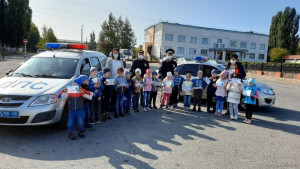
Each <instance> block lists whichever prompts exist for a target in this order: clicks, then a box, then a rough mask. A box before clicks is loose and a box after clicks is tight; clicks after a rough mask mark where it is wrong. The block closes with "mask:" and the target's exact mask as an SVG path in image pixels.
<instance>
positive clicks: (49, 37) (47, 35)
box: [37, 25, 57, 49]
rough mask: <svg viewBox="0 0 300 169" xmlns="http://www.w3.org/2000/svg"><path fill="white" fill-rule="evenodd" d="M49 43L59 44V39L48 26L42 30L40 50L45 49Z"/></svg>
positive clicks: (38, 46)
mask: <svg viewBox="0 0 300 169" xmlns="http://www.w3.org/2000/svg"><path fill="white" fill-rule="evenodd" d="M48 42H54V43H55V42H57V38H56V36H55V34H54V31H53V29H52V28H47V26H46V25H44V27H43V28H42V37H41V38H40V41H39V43H38V44H37V48H38V49H45V44H46V43H48Z"/></svg>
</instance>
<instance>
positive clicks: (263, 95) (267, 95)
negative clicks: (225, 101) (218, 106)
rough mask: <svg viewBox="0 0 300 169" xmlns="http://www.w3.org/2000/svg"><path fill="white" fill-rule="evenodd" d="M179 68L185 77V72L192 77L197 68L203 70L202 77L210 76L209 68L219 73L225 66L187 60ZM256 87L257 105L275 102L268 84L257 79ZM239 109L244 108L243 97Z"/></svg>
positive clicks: (205, 94) (195, 73)
mask: <svg viewBox="0 0 300 169" xmlns="http://www.w3.org/2000/svg"><path fill="white" fill-rule="evenodd" d="M178 67H179V68H180V71H179V74H180V75H181V76H183V77H184V78H185V75H186V74H187V73H191V74H192V79H194V78H196V77H197V72H198V71H199V70H202V71H203V77H205V76H206V77H211V70H212V69H216V70H217V71H218V74H220V73H221V71H223V70H224V69H225V66H223V65H221V64H217V63H213V62H209V61H208V62H196V61H188V62H184V63H180V64H178ZM243 82H244V86H247V85H248V81H247V79H243ZM257 87H258V92H259V98H258V99H257V106H272V105H274V103H275V100H276V95H275V93H274V91H273V89H272V87H271V86H268V85H266V84H264V83H262V82H259V81H257ZM181 95H182V93H181ZM203 98H204V99H206V98H207V93H206V89H205V91H204V92H203ZM239 107H240V108H241V109H243V108H245V105H244V104H243V97H242V101H241V104H240V106H239Z"/></svg>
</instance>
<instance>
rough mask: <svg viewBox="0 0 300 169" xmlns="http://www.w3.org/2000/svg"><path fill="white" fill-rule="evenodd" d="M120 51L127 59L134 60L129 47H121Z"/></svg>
mask: <svg viewBox="0 0 300 169" xmlns="http://www.w3.org/2000/svg"><path fill="white" fill-rule="evenodd" d="M120 53H121V54H122V55H123V56H124V58H125V60H127V59H129V60H132V51H131V50H129V49H120Z"/></svg>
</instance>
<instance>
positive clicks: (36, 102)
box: [0, 43, 107, 127]
mask: <svg viewBox="0 0 300 169" xmlns="http://www.w3.org/2000/svg"><path fill="white" fill-rule="evenodd" d="M72 45H73V46H72ZM72 45H68V44H57V43H55V44H53V45H52V48H61V46H65V47H66V48H67V49H58V50H52V51H46V52H42V53H40V54H37V55H35V56H32V57H31V58H30V59H28V60H27V61H26V62H25V63H24V64H22V65H21V66H20V67H18V68H17V69H16V70H14V71H11V72H10V73H9V75H8V76H7V77H4V78H2V79H0V125H48V124H53V123H58V122H59V124H60V125H61V126H62V127H63V126H66V121H67V116H68V110H67V107H68V106H67V105H66V101H62V99H61V93H62V91H63V89H65V87H66V86H67V85H70V84H71V83H72V81H73V80H74V78H76V77H78V76H79V75H81V74H85V75H89V71H90V68H91V67H96V68H98V70H99V71H101V70H102V68H104V66H105V65H106V60H107V57H106V56H105V55H104V54H103V53H100V52H95V51H86V50H78V49H83V48H85V47H84V45H82V44H78V45H77V46H78V48H77V47H76V44H72ZM49 46H50V47H51V45H48V47H49ZM69 46H71V47H72V48H73V49H70V47H69ZM74 48H77V49H74Z"/></svg>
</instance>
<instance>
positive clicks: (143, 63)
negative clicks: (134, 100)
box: [130, 50, 150, 105]
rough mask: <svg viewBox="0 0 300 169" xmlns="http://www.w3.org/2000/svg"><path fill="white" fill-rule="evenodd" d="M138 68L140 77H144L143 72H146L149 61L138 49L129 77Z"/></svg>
mask: <svg viewBox="0 0 300 169" xmlns="http://www.w3.org/2000/svg"><path fill="white" fill-rule="evenodd" d="M137 68H139V69H141V77H142V78H144V74H145V73H146V70H147V69H150V66H149V62H148V61H147V59H146V58H145V56H144V51H143V50H140V51H139V53H138V58H137V59H136V60H134V61H133V62H132V65H131V68H130V72H131V77H134V76H135V70H136V69H137ZM143 98H144V97H143V90H141V101H140V104H141V105H142V103H143Z"/></svg>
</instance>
